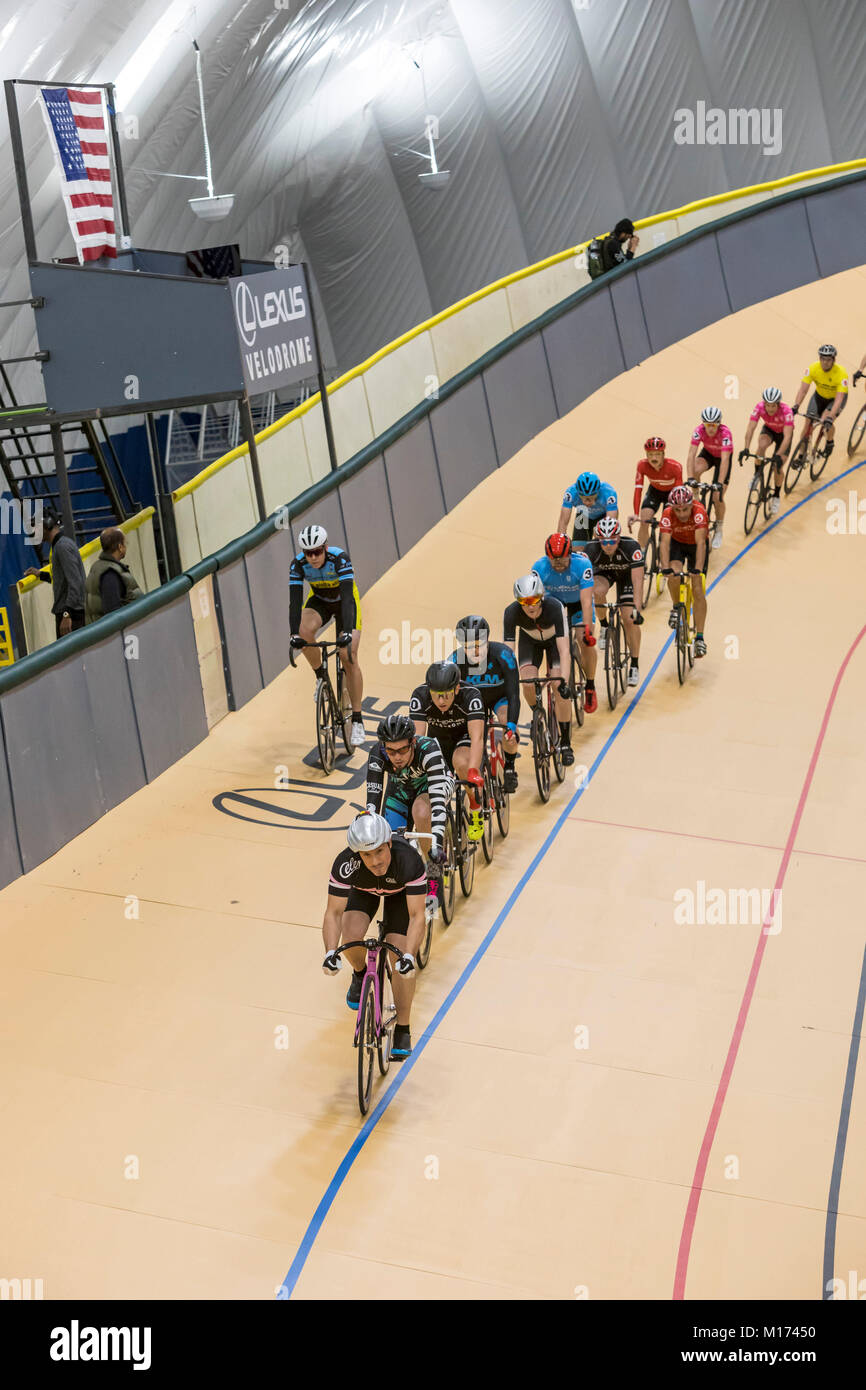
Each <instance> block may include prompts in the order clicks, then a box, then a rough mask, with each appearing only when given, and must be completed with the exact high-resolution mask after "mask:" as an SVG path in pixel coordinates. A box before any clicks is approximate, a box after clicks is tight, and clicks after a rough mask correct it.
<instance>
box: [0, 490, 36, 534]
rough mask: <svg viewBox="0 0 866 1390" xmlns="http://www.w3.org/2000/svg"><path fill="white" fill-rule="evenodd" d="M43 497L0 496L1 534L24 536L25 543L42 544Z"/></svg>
mask: <svg viewBox="0 0 866 1390" xmlns="http://www.w3.org/2000/svg"><path fill="white" fill-rule="evenodd" d="M44 508H45V503H44V501H43V500H42V498H41V497H22V499H21V501H20V502H19V501H18V499H17V498H15V497H0V536H23V537H24V544H25V545H41V544H42V535H43V524H42V522H43V511H44Z"/></svg>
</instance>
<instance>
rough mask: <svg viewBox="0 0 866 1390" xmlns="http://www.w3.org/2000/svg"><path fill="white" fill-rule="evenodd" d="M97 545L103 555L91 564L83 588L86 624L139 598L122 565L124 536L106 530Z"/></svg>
mask: <svg viewBox="0 0 866 1390" xmlns="http://www.w3.org/2000/svg"><path fill="white" fill-rule="evenodd" d="M99 544H100V545H101V546H102V552H101V554H100V555H99V558H98V559H97V560H94V562H93V565H92V566H91V569H90V573H89V574H88V576H87V583H86V584H85V586H84V592H85V600H84V608H85V613H86V615H87V621H88V622H89V623H95V622H96V620H97V618H101V617H102V616H103V614H105V613H113V612H114V611H115V609H117V608H123V607H125V605H126V604H127V603H132V602H133V600H134V599H137V598H141V597H142V590H141V586H140V585H139V583H138V580H137V579H136V578H135V575H134V574H133V573H132V571H131V570H130V568H129V565H125V564H124V563H123V557H124V555H125V554H126V536H125V535H124V534H123V532H122V531H121V530H120V529H119V527H117V526H109V527H108V528H107V529H106V530H105V531H103V533H102V535H101V536H100V537H99Z"/></svg>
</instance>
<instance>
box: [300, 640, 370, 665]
mask: <svg viewBox="0 0 866 1390" xmlns="http://www.w3.org/2000/svg"><path fill="white" fill-rule="evenodd" d="M307 647H318V648H319V651H320V652H321V653H322V655H323V656H326V657H327V656H332V655H333V654H334V653H335V652H348V653H349V665H350V666H353V665H354V664H355V658H354V656H353V655H352V644H351V643H349V644H348V646H343V645H342V644H341V643H340V642H305V643H304V645H303V647H293V646H292V645H291V642H290V643H289V665H290V666H291V667H292V668H293V669H295V668H296V662H295V653H296V652H300V651H304V650H305V649H306V648H307Z"/></svg>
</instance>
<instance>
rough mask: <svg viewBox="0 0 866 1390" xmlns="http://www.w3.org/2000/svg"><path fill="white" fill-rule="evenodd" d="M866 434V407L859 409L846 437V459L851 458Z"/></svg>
mask: <svg viewBox="0 0 866 1390" xmlns="http://www.w3.org/2000/svg"><path fill="white" fill-rule="evenodd" d="M864 434H866V405H863V406H861V407H860V414H859V415H858V416H857V418H856V419H855V421H854V423H853V425H852V426H851V433H850V434H849V436H848V457H849V458H853V457H854V455H855V454H856V453H857V450H858V449H859V448H860V445H861V444H862V443H863V436H864Z"/></svg>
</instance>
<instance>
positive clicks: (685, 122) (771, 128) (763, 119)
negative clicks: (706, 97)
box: [674, 101, 782, 155]
mask: <svg viewBox="0 0 866 1390" xmlns="http://www.w3.org/2000/svg"><path fill="white" fill-rule="evenodd" d="M674 141H675V143H676V144H677V145H760V146H761V147H762V149H763V152H764V154H768V155H775V154H780V153H781V150H782V108H781V107H780V106H774V107H772V108H771V107H769V106H762V107H760V108H758V107H757V106H750V107H744V106H738V107H736V108H734V107H731V108H730V109H729V110H727V111H724V110H723V109H722V108H721V107H720V106H709V107H708V106H707V103H706V102H705V101H698V102H696V103H695V109H694V110H692V109H691V107H689V106H680V107H678V109H677V110H676V111H675V112H674Z"/></svg>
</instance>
